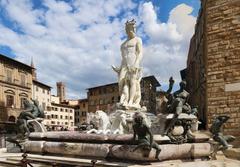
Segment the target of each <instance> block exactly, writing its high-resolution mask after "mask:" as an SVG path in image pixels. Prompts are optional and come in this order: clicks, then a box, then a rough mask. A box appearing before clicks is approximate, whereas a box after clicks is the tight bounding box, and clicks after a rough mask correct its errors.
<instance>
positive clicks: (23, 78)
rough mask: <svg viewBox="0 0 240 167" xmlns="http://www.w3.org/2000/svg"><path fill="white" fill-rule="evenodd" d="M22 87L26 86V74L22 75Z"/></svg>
mask: <svg viewBox="0 0 240 167" xmlns="http://www.w3.org/2000/svg"><path fill="white" fill-rule="evenodd" d="M21 85H22V86H25V85H26V76H25V74H21Z"/></svg>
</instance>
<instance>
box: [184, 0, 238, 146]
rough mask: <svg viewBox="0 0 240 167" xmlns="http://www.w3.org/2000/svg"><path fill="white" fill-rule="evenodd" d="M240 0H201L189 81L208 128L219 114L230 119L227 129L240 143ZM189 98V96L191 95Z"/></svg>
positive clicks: (193, 40)
mask: <svg viewBox="0 0 240 167" xmlns="http://www.w3.org/2000/svg"><path fill="white" fill-rule="evenodd" d="M239 15H240V6H239V1H234V0H233V1H227V0H202V1H201V9H200V11H199V16H198V19H197V24H196V27H195V34H194V35H193V37H192V39H191V44H190V49H189V54H188V61H187V82H188V89H189V91H190V93H191V98H192V101H191V103H192V104H193V105H198V106H199V114H200V118H201V119H202V121H203V123H204V124H205V127H206V128H209V127H210V126H211V124H212V121H213V119H214V118H215V117H216V116H218V115H228V116H230V119H229V120H228V122H227V123H226V125H225V127H224V133H227V134H230V135H234V136H236V137H237V141H238V142H239V143H240V138H239V137H240V57H239V55H240V41H239V39H240V26H239V25H240V19H239ZM191 98H190V99H191Z"/></svg>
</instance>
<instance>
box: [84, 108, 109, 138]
mask: <svg viewBox="0 0 240 167" xmlns="http://www.w3.org/2000/svg"><path fill="white" fill-rule="evenodd" d="M91 121H92V122H93V123H94V125H95V126H96V127H98V129H91V130H89V131H87V133H96V134H107V133H110V130H109V128H110V126H111V123H110V120H109V117H108V115H107V114H106V113H105V112H104V111H102V110H97V111H96V112H95V114H93V116H92V118H91Z"/></svg>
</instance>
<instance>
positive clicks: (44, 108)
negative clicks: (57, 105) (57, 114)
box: [42, 102, 46, 110]
mask: <svg viewBox="0 0 240 167" xmlns="http://www.w3.org/2000/svg"><path fill="white" fill-rule="evenodd" d="M42 108H43V110H46V103H44V102H43V103H42Z"/></svg>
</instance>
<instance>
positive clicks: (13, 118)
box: [8, 116, 16, 122]
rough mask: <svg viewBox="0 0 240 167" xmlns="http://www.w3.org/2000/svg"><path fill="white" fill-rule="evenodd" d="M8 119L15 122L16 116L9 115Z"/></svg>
mask: <svg viewBox="0 0 240 167" xmlns="http://www.w3.org/2000/svg"><path fill="white" fill-rule="evenodd" d="M8 121H9V122H16V118H15V117H14V116H10V117H9V118H8Z"/></svg>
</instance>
